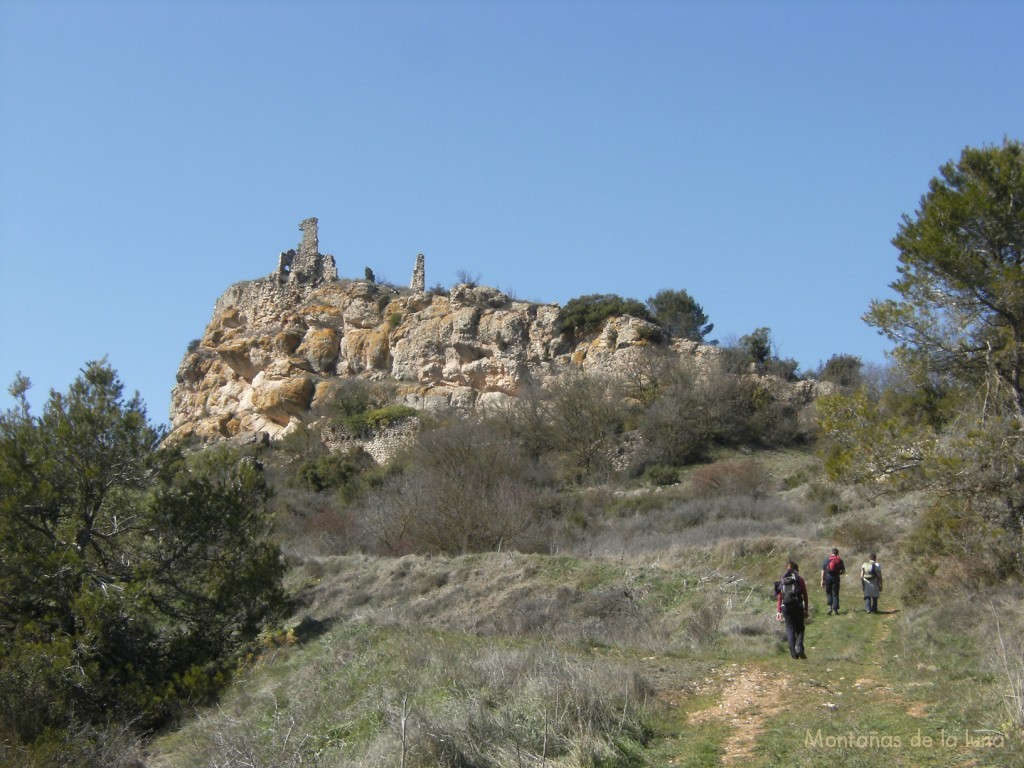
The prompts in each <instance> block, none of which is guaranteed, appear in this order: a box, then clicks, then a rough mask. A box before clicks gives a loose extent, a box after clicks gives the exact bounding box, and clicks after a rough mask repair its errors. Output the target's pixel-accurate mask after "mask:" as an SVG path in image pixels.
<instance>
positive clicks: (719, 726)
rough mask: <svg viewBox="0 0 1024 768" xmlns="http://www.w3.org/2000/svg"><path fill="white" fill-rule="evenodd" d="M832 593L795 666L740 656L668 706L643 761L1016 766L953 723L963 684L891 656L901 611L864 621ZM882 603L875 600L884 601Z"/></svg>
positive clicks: (994, 743)
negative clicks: (834, 602) (832, 602)
mask: <svg viewBox="0 0 1024 768" xmlns="http://www.w3.org/2000/svg"><path fill="white" fill-rule="evenodd" d="M859 597H860V595H859V594H855V593H854V592H853V590H849V591H848V592H847V594H845V595H844V599H845V605H844V610H843V612H842V613H841V614H840V615H837V616H828V615H826V612H827V608H826V606H825V605H824V599H823V597H822V596H820V595H815V596H814V598H812V615H811V618H810V619H809V621H808V624H807V632H806V648H807V656H808V658H807V659H806V660H793V659H791V658H790V657H789V654H788V651H787V650H786V648H785V644H784V641H782V640H781V638H780V639H779V642H778V643H777V647H776V648H775V652H774V653H764V652H763V651H759V650H754V651H753V652H752V653H751V654H749V655H745V654H744V653H743V651H742V648H738V649H736V650H735V651H734V652H733V653H732V659H731V660H730V661H728V662H727V663H724V664H722V665H721V666H720V667H718V668H717V669H716V670H715V671H714V672H713V676H712V677H709V678H708V679H707V680H705V681H704V684H703V685H702V686H701V690H700V692H699V695H695V696H691V697H690V698H689V699H688V700H686V701H682V702H680V703H679V707H678V710H677V712H676V713H675V715H674V717H673V718H672V720H673V722H672V723H665V724H664V725H665V728H666V729H667V730H666V731H665V732H663V733H664V738H663V739H661V740H660V742H659V743H658V744H657V745H655V747H654V750H653V751H654V754H655V755H657V756H658V758H659V759H661V760H662V761H663V762H664V764H666V765H672V766H710V765H722V766H731V765H744V766H750V767H751V768H758V767H759V766H765V767H767V766H783V765H784V766H798V767H806V768H812V767H814V768H816V767H817V766H821V767H822V768H824V767H825V766H830V767H834V766H877V765H891V766H908V767H910V766H913V767H914V768H917V767H920V766H1010V765H1022V764H1024V760H1022V759H1021V756H1020V755H1018V754H1016V753H1015V752H1014V750H1013V749H1012V747H1011V745H1010V744H1008V743H1007V742H1006V740H1005V738H1004V737H1003V736H1002V735H1000V734H998V733H996V732H993V731H988V730H985V729H984V728H979V727H977V726H976V725H975V724H972V723H965V722H962V721H959V720H958V719H957V718H956V717H955V714H954V713H955V712H956V711H957V708H956V707H955V706H951V705H952V704H954V703H956V702H957V697H962V696H963V695H964V691H963V690H962V689H958V685H962V684H963V681H960V682H959V683H958V682H957V681H950V680H948V679H940V678H941V676H940V675H936V674H935V672H936V667H934V666H931V665H929V664H926V663H922V662H920V661H917V662H914V663H910V662H909V661H908V660H905V659H903V658H901V654H900V648H901V643H900V640H899V637H898V635H899V632H900V623H899V622H900V619H901V609H900V606H897V605H892V604H890V605H884V603H885V601H884V600H883V601H882V602H883V605H882V606H881V609H882V610H881V612H880V613H878V614H866V613H865V612H864V610H863V603H862V601H861V600H860V599H859ZM886 597H887V595H886Z"/></svg>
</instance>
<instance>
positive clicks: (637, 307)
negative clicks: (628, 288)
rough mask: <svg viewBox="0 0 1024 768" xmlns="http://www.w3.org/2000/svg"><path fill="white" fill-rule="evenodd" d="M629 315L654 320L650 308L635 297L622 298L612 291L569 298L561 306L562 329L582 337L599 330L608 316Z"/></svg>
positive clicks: (576, 336)
mask: <svg viewBox="0 0 1024 768" xmlns="http://www.w3.org/2000/svg"><path fill="white" fill-rule="evenodd" d="M621 315H630V316H632V317H636V318H639V319H640V320H647V321H648V322H652V323H653V322H654V316H653V315H652V314H651V312H650V310H649V309H648V308H647V307H646V306H645V305H644V304H643V303H642V302H640V301H638V300H636V299H624V298H622V297H621V296H618V295H616V294H614V293H595V294H590V295H587V296H580V297H578V298H575V299H570V300H569V301H567V302H566V303H565V306H564V307H562V314H561V317H562V330H563V331H564V332H565V333H567V334H569V335H570V336H574V337H575V338H582V337H584V336H587V335H589V334H592V333H597V332H598V331H600V330H601V329H602V328H603V327H604V324H605V323H606V322H607V321H608V319H609V318H612V317H619V316H621Z"/></svg>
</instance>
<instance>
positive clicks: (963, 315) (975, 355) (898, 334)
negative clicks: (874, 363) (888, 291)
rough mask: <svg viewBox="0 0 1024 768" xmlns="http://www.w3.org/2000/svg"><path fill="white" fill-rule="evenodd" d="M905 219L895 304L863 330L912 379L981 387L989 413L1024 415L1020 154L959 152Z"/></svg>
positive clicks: (881, 309)
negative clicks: (886, 343)
mask: <svg viewBox="0 0 1024 768" xmlns="http://www.w3.org/2000/svg"><path fill="white" fill-rule="evenodd" d="M940 172H941V175H940V176H939V177H936V178H933V179H932V180H931V182H930V184H929V187H928V193H927V194H926V195H924V196H923V197H922V198H921V203H920V206H919V208H918V210H917V211H916V213H915V215H914V216H913V217H910V216H907V215H904V216H903V220H902V223H901V224H900V227H899V232H898V234H897V235H896V237H894V238H893V241H892V242H893V245H895V246H896V247H897V248H898V249H899V251H900V256H899V267H898V270H899V275H900V277H899V279H898V280H896V281H895V282H894V283H892V285H891V287H892V289H893V290H894V291H895V292H896V293H897V294H898V295H899V297H900V298H899V299H888V300H876V301H874V302H872V304H871V308H870V310H869V311H868V312H867V314H866V315H865V320H866V321H867V322H868V323H869V324H870V325H873V326H875V327H877V328H878V329H879V331H880V332H881V333H883V334H884V335H886V336H887V337H888V338H889V339H891V340H892V341H893V342H895V344H896V348H895V352H894V354H895V356H896V358H897V359H898V360H899V361H900V362H901V363H902V364H904V365H905V366H907V368H908V370H911V371H914V372H916V373H917V375H919V376H925V375H939V376H948V377H952V378H953V379H954V380H957V381H963V382H968V383H970V384H972V385H974V386H978V387H982V388H984V389H985V390H986V394H987V395H988V400H987V405H988V406H989V407H994V406H997V405H999V406H1004V405H1008V406H1009V407H1010V408H1011V409H1012V410H1013V411H1014V412H1015V413H1016V415H1017V416H1018V417H1020V416H1021V415H1024V146H1022V145H1021V144H1020V143H1018V142H1015V141H1004V143H1003V145H1002V146H999V147H983V148H981V149H973V148H966V149H964V150H963V152H962V153H961V155H960V160H959V162H957V163H953V162H952V161H951V162H949V163H946V164H945V165H943V166H942V167H941V169H940Z"/></svg>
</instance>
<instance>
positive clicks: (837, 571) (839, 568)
mask: <svg viewBox="0 0 1024 768" xmlns="http://www.w3.org/2000/svg"><path fill="white" fill-rule="evenodd" d="M844 573H846V563H844V562H843V558H841V557H840V556H839V550H838V549H836V548H835V547H832V552H831V553H829V555H828V556H826V557H825V559H824V560H823V561H822V562H821V586H823V587H824V588H825V600H826V601H827V602H828V615H829V616H831V615H832V614H833V613H835V614H836V615H837V616H838V615H839V584H840V582H841V579H840V577H841V576H842V575H843V574H844Z"/></svg>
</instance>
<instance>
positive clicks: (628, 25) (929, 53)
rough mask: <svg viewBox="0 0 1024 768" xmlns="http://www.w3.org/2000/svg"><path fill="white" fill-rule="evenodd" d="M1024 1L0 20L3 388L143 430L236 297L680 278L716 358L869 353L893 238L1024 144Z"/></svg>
mask: <svg viewBox="0 0 1024 768" xmlns="http://www.w3.org/2000/svg"><path fill="white" fill-rule="evenodd" d="M1022 29H1024V3H1020V2H1016V1H1014V2H1010V1H1009V0H1007V1H1006V2H1001V1H999V0H969V1H968V0H964V1H962V2H943V1H942V0H924V1H921V2H901V1H900V0H886V1H885V2H872V1H870V0H868V1H864V0H859V1H858V2H842V1H840V0H829V1H828V2H825V1H823V0H815V1H814V2H787V1H786V0H774V1H770V0H758V1H757V2H742V1H740V0H718V1H717V2H712V0H707V1H706V2H655V1H650V2H642V1H640V0H637V1H632V2H626V1H625V0H622V1H621V2H609V1H603V0H574V1H568V0H566V1H562V2H559V1H558V0H555V1H554V2H533V1H531V0H516V1H515V2H500V1H487V0H477V1H476V2H469V1H468V0H466V1H463V2H454V1H448V2H441V1H436V2H432V1H431V0H416V1H415V2H388V1H387V0H384V1H377V2H345V1H344V0H339V1H337V2H328V1H327V0H323V1H322V2H313V1H310V0H289V1H287V2H286V1H284V0H280V1H271V0H263V1H262V2H260V1H254V2H241V0H236V1H234V2H229V1H228V0H219V1H218V0H205V1H203V2H200V0H178V1H177V2H161V1H160V0H147V1H146V2H128V1H127V0H125V1H123V2H115V1H113V0H111V1H107V2H103V1H101V0H75V1H74V2H61V1H59V0H31V1H29V0H25V1H24V2H23V1H21V0H0V379H2V382H0V383H2V384H3V388H4V394H3V395H2V396H0V405H2V406H3V407H8V406H9V405H10V404H11V400H10V398H9V397H7V395H6V387H7V385H8V384H10V382H11V381H12V380H13V378H14V375H15V373H16V372H17V371H21V372H22V373H24V374H25V375H27V376H28V377H29V378H31V379H32V381H33V383H34V387H33V389H32V391H31V397H30V399H31V401H32V402H33V404H34V405H35V407H36V408H37V409H38V408H39V407H40V406H41V404H42V402H43V400H44V398H45V396H46V394H47V392H48V390H49V389H50V388H51V387H53V388H57V389H59V390H64V389H66V388H67V386H68V385H69V384H70V383H71V381H72V380H73V379H74V377H75V376H76V375H77V373H78V371H79V369H81V368H82V366H83V365H84V364H85V363H86V362H87V361H90V360H95V359H99V358H101V357H103V356H107V357H108V359H109V362H110V363H111V364H112V365H113V366H114V368H116V369H117V370H118V372H119V373H120V375H121V378H122V380H123V381H124V383H125V385H126V387H127V389H128V390H129V392H131V391H134V390H138V391H139V392H140V393H141V394H142V396H143V398H144V399H145V401H146V403H147V404H148V406H149V413H150V416H151V418H152V419H153V420H154V421H157V422H162V421H166V420H167V414H168V409H169V401H170V391H171V388H172V387H173V386H174V381H175V374H176V372H177V369H178V365H179V363H180V361H181V359H182V357H183V355H184V354H185V351H186V348H187V346H188V344H189V341H190V340H192V339H194V338H198V337H199V336H201V335H202V332H203V329H204V328H205V326H206V324H207V323H208V322H209V320H210V316H211V312H212V309H213V304H214V301H215V300H216V298H217V297H218V296H219V295H220V294H221V293H222V292H223V291H224V290H225V289H226V288H227V287H228V286H229V285H231V284H232V283H234V282H237V281H240V280H247V279H252V278H256V277H261V276H264V275H267V274H269V273H270V272H272V271H273V270H274V269H275V267H276V265H277V256H278V254H279V253H280V252H281V251H284V250H287V249H289V248H293V247H296V245H297V244H298V242H299V239H300V236H301V233H300V232H299V230H298V223H299V221H300V220H302V219H304V218H306V217H308V216H316V217H318V218H319V220H320V250H321V251H322V252H324V253H331V254H333V255H334V256H335V259H336V260H337V263H338V267H339V272H340V273H341V275H342V276H343V277H356V278H361V277H362V276H363V272H364V268H365V267H367V266H369V267H370V268H371V269H373V271H374V272H375V273H376V275H377V277H378V279H384V280H388V281H391V282H394V283H398V284H402V285H407V284H408V282H409V279H410V277H411V275H412V270H413V266H414V264H415V259H416V254H417V253H423V254H425V255H426V270H427V275H426V279H427V285H428V286H432V285H435V284H437V283H442V284H445V285H451V284H452V283H453V282H454V281H455V278H456V275H457V274H458V273H459V272H460V271H462V272H468V273H470V274H475V275H478V276H479V277H480V281H481V282H482V283H484V284H487V285H493V286H497V287H499V288H501V289H502V290H504V291H506V292H509V293H511V294H513V295H514V296H516V297H518V298H520V299H526V300H532V301H541V302H557V303H559V304H564V303H565V302H566V301H568V300H569V299H571V298H574V297H576V296H581V295H584V294H592V293H615V294H619V295H620V296H623V297H627V298H636V299H640V300H645V299H647V298H648V297H650V296H652V295H653V294H655V293H656V292H657V291H658V290H660V289H662V288H672V289H685V290H686V291H688V292H689V293H690V294H691V295H692V296H693V297H694V298H695V299H696V300H697V301H698V302H699V303H700V304H701V305H702V306H703V308H704V310H705V312H706V313H707V315H708V316H709V319H710V321H711V322H713V323H714V324H715V329H714V331H713V333H712V336H713V337H714V338H717V339H719V340H720V341H723V342H727V341H731V340H735V339H737V338H738V337H740V336H742V335H744V334H747V333H750V332H751V331H753V330H754V329H756V328H759V327H768V328H770V329H771V333H772V339H773V341H774V344H775V351H776V352H777V353H778V354H779V355H780V356H782V357H786V358H792V359H795V360H797V361H798V362H799V363H800V367H801V370H808V369H813V368H815V367H816V366H817V365H818V364H819V363H820V362H822V361H824V360H827V359H828V358H829V357H830V356H831V355H833V354H836V353H847V354H855V355H859V356H860V357H861V358H862V359H863V360H865V361H866V362H882V361H883V360H884V352H885V350H886V348H887V345H886V343H885V341H884V339H882V338H881V337H880V336H878V334H877V333H876V332H875V330H874V329H873V328H870V327H869V326H867V325H865V324H864V322H863V321H862V320H861V316H862V315H863V313H864V312H865V310H866V309H867V308H868V304H869V302H870V301H871V299H873V298H884V297H888V296H891V295H892V294H891V292H890V289H889V288H888V285H889V283H890V282H892V281H893V280H894V279H895V277H896V265H897V255H898V254H897V252H896V250H895V249H894V248H893V247H892V245H891V244H890V240H891V238H892V237H893V236H894V235H895V234H896V231H897V227H898V225H899V222H900V217H901V215H902V214H904V213H909V214H913V212H914V211H915V210H916V208H917V206H918V203H919V201H920V198H921V195H922V194H924V193H925V192H926V191H927V185H928V181H929V180H930V179H931V178H932V177H934V176H936V175H937V174H938V169H939V166H940V165H942V164H943V163H945V162H946V161H948V160H955V159H957V158H959V156H960V152H961V150H962V149H963V148H964V147H966V146H984V145H993V144H1000V143H1001V142H1002V141H1003V139H1004V137H1005V138H1010V139H1024V98H1022V97H1021V96H1022V91H1021V82H1020V79H1021V55H1020V54H1021V47H1020V46H1021V30H1022Z"/></svg>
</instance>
